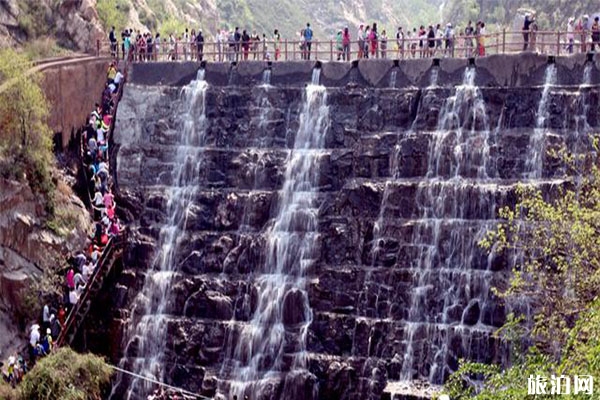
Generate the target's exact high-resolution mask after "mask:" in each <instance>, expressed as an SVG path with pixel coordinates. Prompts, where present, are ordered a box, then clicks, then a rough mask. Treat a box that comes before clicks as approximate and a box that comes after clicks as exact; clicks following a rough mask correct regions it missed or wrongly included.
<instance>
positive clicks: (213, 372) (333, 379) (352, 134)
mask: <svg viewBox="0 0 600 400" xmlns="http://www.w3.org/2000/svg"><path fill="white" fill-rule="evenodd" d="M209 83H210V81H209ZM179 90H180V89H179V88H175V87H158V86H137V85H133V84H130V85H129V86H127V87H126V89H125V95H124V98H123V100H122V102H121V104H120V106H119V111H118V117H117V118H118V121H117V130H116V134H115V144H116V146H117V147H118V151H117V154H116V162H117V164H116V165H117V174H116V176H117V181H118V182H117V183H118V189H119V195H120V197H121V199H120V200H121V201H120V202H119V204H122V205H124V207H125V213H126V214H127V215H128V216H129V221H128V223H129V224H130V225H131V226H132V232H133V234H132V239H131V243H130V245H129V248H128V250H127V251H126V256H125V258H124V260H123V264H124V274H123V277H122V279H121V284H123V285H126V286H128V287H129V288H130V290H129V292H130V293H129V294H128V295H127V296H126V298H125V299H124V300H123V301H122V304H121V305H120V311H119V313H118V314H119V315H120V316H122V318H123V319H124V320H126V319H127V318H128V317H129V316H130V315H129V313H130V311H129V306H130V302H131V301H132V299H133V297H134V293H135V292H136V291H137V290H139V287H140V285H141V282H143V276H144V271H145V269H147V268H148V266H149V265H150V264H151V263H152V259H153V255H154V252H155V251H156V248H155V246H156V242H157V239H158V234H159V229H160V226H161V224H163V223H164V221H165V219H166V218H167V216H166V208H167V202H168V199H167V195H166V188H167V187H168V185H170V184H171V182H172V179H173V177H172V176H171V171H172V170H173V165H172V160H173V152H174V151H175V149H174V145H175V143H174V137H175V135H174V132H175V130H176V129H178V125H177V121H176V116H174V115H173V112H174V111H173V110H175V109H176V107H177V102H179V101H181V100H180V98H179ZM581 90H582V92H581V93H579V92H577V88H576V87H566V88H562V89H561V90H560V91H558V90H557V91H555V92H552V93H551V99H550V106H549V107H550V108H549V109H550V118H549V121H548V134H547V140H546V143H547V145H559V144H563V143H565V144H567V145H573V144H574V143H576V142H577V141H578V140H580V138H578V136H577V133H576V132H577V129H576V124H577V119H576V116H577V115H581V114H582V112H583V111H582V110H583V109H582V108H581V104H580V98H581V96H582V93H585V94H584V96H585V98H586V100H587V102H588V104H589V107H587V108H586V110H585V112H586V113H587V115H586V118H587V121H588V123H590V124H591V125H592V126H595V125H596V124H597V121H598V112H599V110H600V108H599V107H597V105H598V99H599V93H600V92H599V90H598V88H597V87H593V86H592V87H587V88H583V89H581ZM303 91H304V90H303V88H301V87H290V86H286V87H270V88H264V87H262V88H261V87H258V86H254V87H250V86H248V87H245V86H235V87H234V86H209V89H208V92H207V97H206V105H207V109H206V117H207V120H208V126H207V131H206V138H207V142H206V143H207V144H206V147H205V148H204V149H203V151H202V152H201V155H199V157H201V160H202V165H203V168H201V169H200V171H201V172H200V173H201V176H200V179H199V181H200V184H199V185H200V187H199V189H198V191H197V193H196V195H195V198H194V199H193V207H191V209H190V212H189V215H188V218H187V225H186V226H187V231H186V233H185V235H183V237H181V239H180V240H181V241H180V243H181V244H180V251H179V252H178V254H177V256H176V260H175V262H176V263H177V265H178V272H177V273H176V274H175V277H174V278H173V280H172V283H171V285H172V286H171V295H170V299H169V304H168V307H167V311H166V312H167V313H168V314H169V317H168V322H167V324H168V327H167V330H168V336H167V337H168V338H169V339H168V341H167V344H166V346H167V349H166V356H167V359H168V362H169V363H170V365H172V367H170V369H169V371H171V372H170V373H169V376H168V380H170V382H171V383H174V384H176V385H178V386H182V387H184V388H187V389H189V390H192V391H202V392H203V393H205V394H207V395H212V394H214V393H215V391H216V388H217V386H219V385H226V384H227V382H222V377H223V371H224V370H227V369H228V368H229V367H228V366H227V365H223V364H224V360H225V357H226V355H225V354H224V353H225V349H226V348H228V342H233V343H235V342H236V340H237V337H238V335H239V334H240V333H241V332H242V329H241V327H242V326H243V325H244V324H246V323H248V321H249V320H250V319H251V318H252V315H253V313H254V310H255V308H256V305H257V298H258V293H257V290H258V287H257V285H256V284H255V282H254V274H253V272H254V271H257V270H259V268H260V266H261V265H262V264H263V263H264V262H265V247H266V243H265V240H266V239H265V231H266V229H267V227H268V225H269V223H270V222H271V221H272V219H273V218H274V216H275V214H276V212H277V206H278V201H279V194H278V191H279V190H280V189H281V188H282V185H283V181H284V172H285V162H286V158H287V156H288V154H289V151H290V148H291V146H292V145H293V142H294V135H295V132H296V131H297V129H298V123H299V122H298V116H299V113H300V109H301V107H302V101H303V98H302V96H303ZM453 93H454V90H453V89H452V88H443V87H442V88H431V89H418V88H412V89H407V88H404V89H374V88H362V87H357V86H353V85H349V86H347V87H338V88H331V89H328V104H329V106H330V117H331V121H330V125H329V128H328V129H327V131H326V133H325V141H324V142H325V149H324V150H323V154H322V156H321V157H320V160H319V163H320V164H319V167H320V178H319V179H320V181H319V194H318V202H319V229H318V231H319V239H318V241H317V243H318V244H317V246H316V247H315V248H314V249H313V251H314V259H315V262H314V263H313V264H312V265H311V266H310V268H309V270H308V272H307V277H306V288H307V293H308V300H309V302H310V305H311V307H312V311H313V316H312V318H313V320H312V324H311V325H310V328H309V332H308V335H307V347H308V354H307V356H308V364H309V369H310V372H311V373H312V375H311V376H292V375H291V376H288V377H287V378H286V379H285V380H284V381H283V382H282V381H279V382H277V383H273V385H272V386H269V387H270V390H271V391H270V392H268V393H267V392H265V393H264V398H265V399H276V398H278V396H279V395H278V393H281V392H282V391H283V390H284V389H283V388H282V387H281V385H285V383H286V382H287V383H289V384H292V385H295V387H297V388H298V390H300V391H302V393H303V395H305V396H306V397H302V398H312V397H313V394H312V392H310V391H311V389H310V388H312V387H313V385H312V384H311V379H316V380H317V383H318V385H317V387H318V393H317V395H316V397H318V398H319V399H356V400H358V399H379V398H380V397H381V394H382V393H383V392H384V389H385V387H386V383H387V382H389V381H395V380H399V379H415V378H426V379H431V380H433V381H435V382H436V383H439V382H441V381H442V380H443V379H444V378H446V377H447V376H448V374H450V373H451V371H453V370H455V369H456V368H457V367H458V360H459V359H460V358H468V359H472V360H476V361H483V362H492V361H501V360H502V357H503V354H504V353H503V352H504V349H503V348H502V346H501V344H500V343H498V342H497V341H496V340H495V339H494V338H493V337H492V336H491V333H492V332H493V331H494V330H495V329H496V328H497V327H499V326H501V325H502V324H503V323H504V319H505V309H504V307H503V305H502V304H501V303H500V302H499V301H498V299H496V298H494V296H493V294H492V293H491V292H490V290H489V289H490V287H492V286H495V285H497V284H500V283H501V282H502V281H503V280H504V279H505V278H506V274H507V271H509V269H510V266H509V264H508V262H507V260H506V259H504V257H503V256H500V255H499V256H494V257H488V255H487V254H486V253H485V252H484V251H483V250H481V249H480V248H479V247H478V246H477V245H476V242H477V240H478V238H480V237H481V235H482V234H484V233H485V232H486V231H487V230H488V229H490V228H492V227H493V226H495V224H496V223H497V221H496V216H497V211H498V209H499V208H500V207H502V206H505V205H510V204H513V203H514V202H515V200H516V197H515V182H516V181H517V180H519V179H523V177H524V176H525V172H526V162H527V159H528V157H529V154H530V153H528V145H529V137H530V135H531V134H532V132H533V127H534V126H535V121H536V116H535V112H536V109H537V106H538V103H539V100H540V97H541V89H540V88H528V87H519V88H511V89H507V88H493V87H485V88H481V96H482V99H483V102H484V103H485V105H486V115H487V119H486V121H481V120H478V119H476V120H475V121H470V122H465V123H464V125H463V129H462V130H460V129H459V127H458V126H455V127H451V128H450V129H448V130H447V131H446V132H445V133H444V135H443V136H442V135H440V131H439V130H438V129H437V128H438V126H439V121H440V112H441V110H443V109H444V103H445V101H446V100H447V99H448V98H449V97H450V96H452V95H453ZM458 112H459V114H460V116H459V119H460V120H461V121H469V118H470V114H469V112H468V110H459V111H458ZM466 127H468V128H466ZM483 146H487V147H489V151H488V152H487V153H485V155H482V154H484V153H483V152H482V151H481V149H482V148H483ZM487 147H486V148H487ZM433 149H437V150H435V151H433ZM458 150H461V151H463V152H464V154H466V156H465V157H463V158H461V159H462V160H463V162H458V161H457V159H458V157H459V155H457V154H458V153H457V151H458ZM484 156H485V159H483V157H484ZM460 157H462V156H460ZM432 165H436V166H439V167H436V168H434V170H435V176H431V171H432ZM457 171H458V172H457ZM562 173H563V171H562V169H561V166H560V165H559V164H558V163H557V162H556V160H553V159H552V158H550V156H544V157H543V174H542V179H540V180H539V181H537V182H536V184H538V185H539V186H540V187H541V188H542V189H543V190H544V191H545V192H546V193H548V194H552V193H553V192H554V191H556V190H557V187H558V186H560V184H562V183H561V181H560V180H559V179H558V178H559V177H561V176H562ZM457 174H458V175H459V177H460V180H459V182H458V183H457V181H456V180H454V181H453V180H452V179H451V178H453V177H455V176H456V175H457ZM482 175H484V176H485V177H486V179H481V177H482ZM434 178H437V179H434ZM432 221H436V222H435V223H432ZM432 247H435V249H436V251H435V252H431V251H427V249H430V248H432ZM426 265H429V266H431V268H430V269H427V270H425V271H424V266H426ZM303 301H304V297H303V294H302V293H301V292H300V291H290V292H289V293H288V295H287V296H286V297H285V301H284V304H283V310H284V314H285V316H284V320H283V322H284V324H285V325H286V329H287V331H289V332H294V327H296V326H298V325H299V324H301V323H302V322H303V321H304V319H305V318H306V316H305V315H303V313H302V307H301V303H302V302H303ZM415 309H419V310H424V311H423V312H422V313H419V314H418V315H415V313H414V310H415ZM287 331H286V332H287ZM294 340H295V336H294V335H293V334H290V339H289V347H290V349H293V348H294V343H293V341H294ZM129 350H130V351H133V349H132V348H131V346H130V349H129ZM122 351H124V349H122ZM125 355H126V356H129V357H134V354H125ZM408 356H410V357H408ZM408 358H410V360H412V361H411V362H409V360H408ZM284 362H285V360H284ZM290 382H291V383H290ZM294 382H296V383H294ZM265 390H267V389H265Z"/></svg>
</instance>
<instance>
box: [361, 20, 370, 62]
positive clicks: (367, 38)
mask: <svg viewBox="0 0 600 400" xmlns="http://www.w3.org/2000/svg"><path fill="white" fill-rule="evenodd" d="M363 45H364V49H363V57H364V58H369V46H370V45H371V27H370V26H369V25H367V26H366V27H365V39H364V41H363Z"/></svg>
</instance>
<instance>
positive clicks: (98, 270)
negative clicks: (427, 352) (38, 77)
mask: <svg viewBox="0 0 600 400" xmlns="http://www.w3.org/2000/svg"><path fill="white" fill-rule="evenodd" d="M127 67H128V61H127V60H125V62H124V66H123V68H122V70H123V76H124V77H123V81H122V82H121V83H120V84H119V88H118V90H117V95H116V97H115V99H116V101H115V106H114V107H113V110H112V112H111V118H112V119H111V124H110V128H109V130H108V132H107V133H106V141H107V142H109V141H110V140H111V138H112V135H113V132H114V126H115V120H116V116H117V108H118V105H119V101H120V100H121V97H122V96H123V87H124V86H125V82H126V81H127V72H128V71H127ZM86 145H87V144H86V143H85V140H84V139H83V135H81V138H80V141H79V152H80V162H81V167H82V169H83V176H84V178H85V180H86V186H87V188H86V193H87V197H88V202H89V204H90V209H89V211H90V213H91V215H92V216H93V215H94V209H93V202H92V197H91V193H90V191H89V184H88V183H89V176H88V167H89V165H86V164H85V162H84V159H85V154H86V150H85V149H86ZM110 148H111V147H110V145H109V151H110ZM125 237H126V235H125V234H124V233H123V232H121V233H120V234H119V235H117V236H114V237H112V238H110V239H109V240H108V242H107V244H106V245H105V246H104V248H103V249H102V253H101V254H100V257H99V258H98V262H97V263H96V267H95V268H94V272H93V273H92V275H91V276H90V278H89V279H88V282H87V284H86V285H85V289H84V291H83V294H82V295H81V298H80V299H79V300H78V301H77V303H76V304H75V305H74V306H73V307H72V309H71V311H70V312H69V315H68V316H67V320H66V321H65V325H64V326H63V327H61V331H60V334H59V335H58V339H57V340H56V344H57V346H59V347H60V346H62V345H63V344H65V340H67V335H68V334H69V332H70V331H71V330H72V329H76V328H77V326H78V325H75V328H73V327H74V324H76V323H77V324H79V323H81V321H77V316H78V315H79V314H80V313H81V311H82V308H83V307H87V309H86V310H85V311H84V314H85V313H87V311H88V310H89V307H90V306H91V304H90V303H91V299H90V298H89V297H90V296H91V293H92V289H93V288H95V286H96V285H97V284H100V285H102V283H103V282H102V281H103V275H104V274H108V272H110V268H111V267H112V264H113V262H114V260H113V259H112V256H113V254H114V253H115V251H118V250H121V249H122V247H123V244H124V242H125Z"/></svg>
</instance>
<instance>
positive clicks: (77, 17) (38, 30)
mask: <svg viewBox="0 0 600 400" xmlns="http://www.w3.org/2000/svg"><path fill="white" fill-rule="evenodd" d="M47 36H52V37H55V38H56V39H57V41H58V43H59V44H60V45H61V46H63V47H66V48H68V49H71V50H76V51H81V52H95V51H96V40H97V39H105V34H104V31H103V29H102V26H101V24H100V20H99V18H98V13H97V11H96V0H61V1H53V0H22V1H17V0H1V1H0V46H6V45H19V44H24V43H25V42H26V41H27V40H32V39H35V38H37V37H47Z"/></svg>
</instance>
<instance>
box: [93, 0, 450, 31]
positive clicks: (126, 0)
mask: <svg viewBox="0 0 600 400" xmlns="http://www.w3.org/2000/svg"><path fill="white" fill-rule="evenodd" d="M440 3H441V2H440V0H424V1H419V0H406V1H402V2H386V1H383V0H372V1H366V0H353V1H350V2H338V1H334V0H324V1H321V2H319V3H318V5H317V6H315V2H313V1H309V0H297V1H289V0H287V1H273V0H237V1H234V0H196V1H188V0H98V11H99V15H100V18H101V19H102V21H103V24H104V26H105V28H108V27H110V26H111V25H113V24H114V25H115V26H116V27H117V29H121V28H123V27H125V26H129V27H132V28H135V29H138V28H142V27H146V28H148V29H151V30H156V29H160V30H161V31H163V32H167V33H168V32H170V31H181V29H183V28H184V27H189V28H190V29H191V28H195V29H198V28H199V27H200V28H202V29H203V30H204V31H205V32H206V31H209V32H215V31H216V30H217V29H218V28H232V27H234V26H239V27H240V28H243V29H249V30H250V31H252V30H256V31H257V32H258V33H263V32H265V33H271V32H273V29H279V30H280V31H281V32H282V34H283V36H284V37H288V38H292V37H294V35H296V34H297V33H298V32H299V30H300V29H301V28H302V27H303V26H304V25H305V23H306V22H311V23H312V25H313V27H314V30H315V35H316V36H317V37H318V38H321V39H323V38H324V39H329V38H330V37H331V36H332V35H333V34H334V33H335V30H336V29H338V28H342V27H344V26H345V25H348V26H349V27H350V28H351V30H352V31H354V30H355V27H356V26H357V25H358V24H359V23H360V22H366V23H372V22H378V24H379V25H380V26H381V27H383V28H386V29H387V30H388V34H389V33H390V32H394V31H395V30H396V28H397V26H398V25H402V26H413V25H417V24H420V23H425V22H428V21H431V20H432V19H433V20H435V21H437V20H438V19H439V16H440V14H439V4H440Z"/></svg>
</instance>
